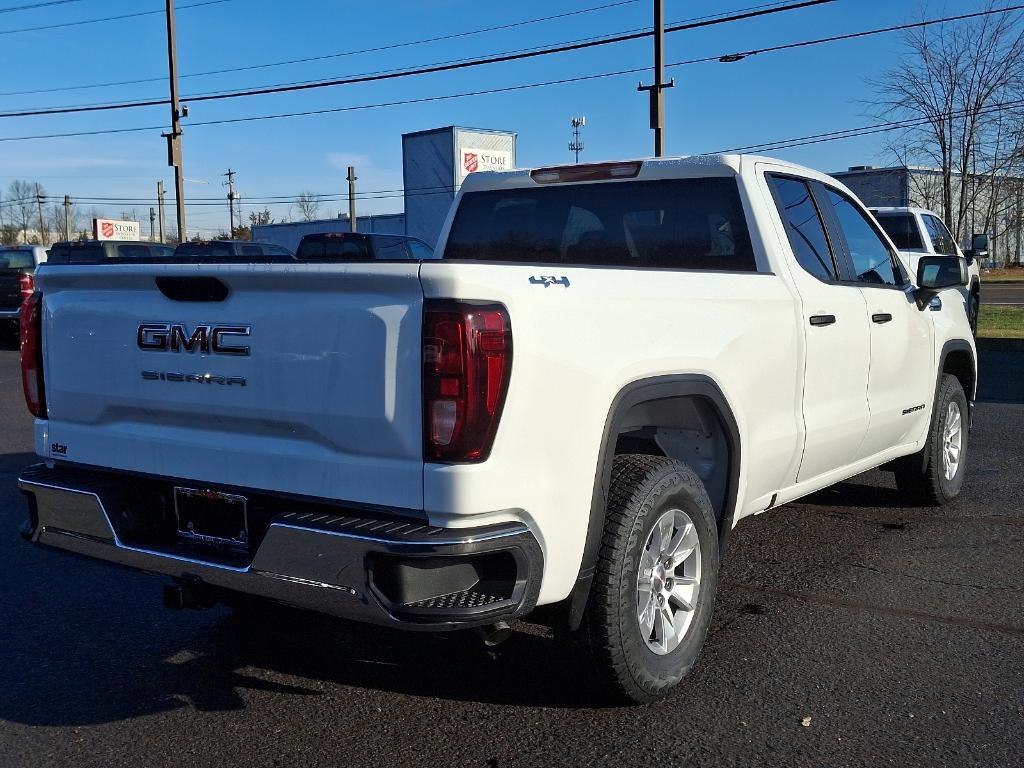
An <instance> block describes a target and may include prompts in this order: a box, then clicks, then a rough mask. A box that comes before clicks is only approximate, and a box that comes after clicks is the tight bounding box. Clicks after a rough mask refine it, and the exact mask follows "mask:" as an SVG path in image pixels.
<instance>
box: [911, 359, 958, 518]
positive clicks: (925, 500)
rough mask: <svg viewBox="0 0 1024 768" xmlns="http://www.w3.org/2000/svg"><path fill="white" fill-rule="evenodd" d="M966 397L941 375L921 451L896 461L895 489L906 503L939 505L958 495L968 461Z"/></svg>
mask: <svg viewBox="0 0 1024 768" xmlns="http://www.w3.org/2000/svg"><path fill="white" fill-rule="evenodd" d="M967 408H968V406H967V397H966V396H965V395H964V390H963V387H961V386H960V382H959V381H958V380H957V378H956V377H955V376H950V375H949V374H943V375H942V379H941V381H940V382H939V391H938V392H937V393H936V396H935V409H934V411H933V413H932V421H931V425H930V427H929V429H928V439H927V441H926V443H925V446H924V448H923V449H921V450H920V451H918V452H917V453H915V454H913V455H912V456H907V457H905V458H902V459H900V460H899V461H898V462H896V465H895V474H896V487H897V488H899V490H900V492H901V493H902V494H903V496H904V498H905V499H906V500H907V502H908V503H911V504H916V505H920V506H933V507H934V506H941V505H943V504H946V503H948V502H950V501H952V500H953V499H954V498H956V496H957V494H959V493H960V488H961V486H963V483H964V473H965V471H966V458H967V434H968V410H967Z"/></svg>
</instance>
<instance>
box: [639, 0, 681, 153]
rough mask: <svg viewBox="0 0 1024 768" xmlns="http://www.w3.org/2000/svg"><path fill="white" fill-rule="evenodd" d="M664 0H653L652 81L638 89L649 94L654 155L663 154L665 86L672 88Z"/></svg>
mask: <svg viewBox="0 0 1024 768" xmlns="http://www.w3.org/2000/svg"><path fill="white" fill-rule="evenodd" d="M664 77H665V0H654V82H653V83H651V84H650V85H644V84H643V83H640V85H638V86H637V90H638V91H648V92H649V93H650V96H651V129H652V130H653V131H654V156H655V157H662V156H664V154H665V94H664V90H665V89H666V88H674V87H675V84H676V81H675V78H672V80H670V81H669V82H667V83H666V82H665V80H664Z"/></svg>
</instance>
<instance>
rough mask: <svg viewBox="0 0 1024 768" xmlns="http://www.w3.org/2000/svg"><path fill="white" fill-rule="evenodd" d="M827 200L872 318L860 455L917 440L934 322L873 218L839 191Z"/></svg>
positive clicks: (927, 411)
mask: <svg viewBox="0 0 1024 768" xmlns="http://www.w3.org/2000/svg"><path fill="white" fill-rule="evenodd" d="M825 199H827V201H828V205H829V209H830V211H831V214H832V216H831V218H830V219H829V220H830V223H831V225H832V227H833V229H834V230H835V231H834V235H833V238H832V240H833V241H834V242H836V243H838V244H839V246H840V252H841V253H842V254H843V259H844V261H845V262H846V264H845V269H846V270H848V271H849V276H850V277H851V278H852V279H853V280H855V281H856V282H857V284H858V285H860V290H861V292H862V293H863V295H864V300H865V302H866V303H867V308H868V316H869V317H870V320H871V323H870V328H871V367H870V373H869V376H868V406H869V408H870V412H871V421H870V424H869V426H868V432H867V436H866V437H865V440H864V446H863V450H862V453H863V454H864V455H865V456H873V455H874V454H876V453H879V452H880V451H884V450H886V449H888V448H892V447H894V446H897V445H904V444H906V443H910V442H914V441H915V440H916V439H917V437H918V436H919V435H920V434H921V433H922V432H923V430H924V427H925V426H926V425H927V421H928V419H929V417H930V415H931V408H930V407H929V406H930V404H931V400H932V396H933V394H934V387H935V374H934V367H933V364H932V351H933V346H932V333H933V328H932V324H931V320H930V318H929V317H928V310H925V311H924V312H922V311H921V310H919V309H918V308H917V304H916V302H915V301H914V296H913V287H912V286H911V284H910V282H909V280H907V279H906V277H905V276H904V274H903V272H902V270H901V269H900V266H899V261H898V259H897V255H896V252H895V251H894V250H893V249H892V248H891V247H890V246H889V243H887V242H886V240H885V238H884V237H883V236H882V234H881V232H880V231H879V229H878V227H877V224H876V222H875V221H874V220H873V219H872V217H871V216H870V215H868V214H867V213H865V212H864V211H863V210H862V209H861V207H860V206H859V205H857V203H856V202H854V201H853V200H852V199H851V198H850V197H849V196H848V195H846V194H845V193H843V192H840V191H839V190H836V189H832V188H827V189H826V190H825ZM827 219H828V217H827ZM954 247H955V246H954Z"/></svg>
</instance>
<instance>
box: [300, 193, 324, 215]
mask: <svg viewBox="0 0 1024 768" xmlns="http://www.w3.org/2000/svg"><path fill="white" fill-rule="evenodd" d="M295 207H296V208H297V209H298V212H299V216H301V217H302V220H303V221H313V220H314V219H315V218H316V217H317V215H318V214H319V213H320V200H319V198H318V197H317V196H316V194H315V193H313V192H300V193H299V196H298V197H297V198H295Z"/></svg>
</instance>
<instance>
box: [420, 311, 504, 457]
mask: <svg viewBox="0 0 1024 768" xmlns="http://www.w3.org/2000/svg"><path fill="white" fill-rule="evenodd" d="M511 371H512V326H511V324H510V323H509V317H508V312H507V311H506V310H505V308H504V307H503V306H501V305H498V304H478V303H471V302H462V301H445V300H440V301H439V300H432V299H428V300H427V301H426V302H425V304H424V310H423V422H424V423H423V454H424V458H425V459H426V460H428V461H430V460H433V461H452V462H474V461H483V460H485V459H486V458H487V456H488V454H489V453H490V450H491V444H492V443H493V442H494V434H495V432H496V431H497V429H498V420H499V419H500V418H501V409H502V406H503V405H504V402H505V393H506V392H507V391H508V382H509V376H510V374H511Z"/></svg>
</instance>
